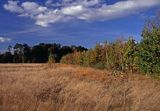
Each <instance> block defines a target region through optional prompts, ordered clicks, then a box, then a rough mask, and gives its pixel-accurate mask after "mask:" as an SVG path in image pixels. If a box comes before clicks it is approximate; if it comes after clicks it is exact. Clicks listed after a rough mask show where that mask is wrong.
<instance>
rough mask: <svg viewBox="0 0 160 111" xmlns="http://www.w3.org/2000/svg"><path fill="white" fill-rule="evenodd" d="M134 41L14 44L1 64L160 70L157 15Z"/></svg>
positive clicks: (129, 70)
mask: <svg viewBox="0 0 160 111" xmlns="http://www.w3.org/2000/svg"><path fill="white" fill-rule="evenodd" d="M141 36H142V39H141V41H140V42H136V41H135V40H134V39H133V37H129V39H128V40H125V39H117V40H116V41H114V42H108V41H106V42H104V43H101V44H96V46H95V48H92V49H89V50H88V49H87V48H84V47H82V46H61V45H60V44H55V43H54V44H44V43H41V44H39V45H35V46H33V47H30V46H28V45H27V44H18V43H17V44H16V45H15V46H13V47H12V46H9V47H8V51H7V52H5V53H2V54H0V63H46V62H48V61H49V62H51V63H57V62H61V63H66V64H78V65H82V66H91V67H96V68H101V69H108V70H112V71H115V70H116V71H124V72H125V71H127V72H144V73H148V74H149V73H160V17H159V16H157V17H155V18H154V19H152V20H148V21H147V22H146V24H145V26H144V29H143V31H142V34H141Z"/></svg>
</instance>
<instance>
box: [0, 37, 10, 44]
mask: <svg viewBox="0 0 160 111" xmlns="http://www.w3.org/2000/svg"><path fill="white" fill-rule="evenodd" d="M9 41H11V39H10V38H6V37H0V42H1V43H4V42H9Z"/></svg>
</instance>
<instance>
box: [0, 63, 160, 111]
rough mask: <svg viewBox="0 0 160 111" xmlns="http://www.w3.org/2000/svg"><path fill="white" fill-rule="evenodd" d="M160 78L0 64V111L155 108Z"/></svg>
mask: <svg viewBox="0 0 160 111" xmlns="http://www.w3.org/2000/svg"><path fill="white" fill-rule="evenodd" d="M159 110H160V82H159V81H158V80H154V79H152V78H151V77H148V76H144V75H139V74H136V73H133V74H130V73H126V74H123V73H117V74H115V75H114V74H111V72H109V71H106V70H98V69H93V68H87V67H80V66H77V65H65V64H54V65H53V66H52V67H48V66H47V64H0V111H159Z"/></svg>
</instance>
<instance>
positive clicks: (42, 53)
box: [0, 43, 87, 63]
mask: <svg viewBox="0 0 160 111" xmlns="http://www.w3.org/2000/svg"><path fill="white" fill-rule="evenodd" d="M75 50H76V51H80V52H81V51H86V50H87V48H84V47H82V46H74V45H73V46H61V44H56V43H53V44H45V43H40V44H38V45H35V46H32V47H31V46H29V45H27V44H19V43H17V44H15V45H14V46H8V50H7V51H6V52H4V53H1V54H0V63H46V62H47V61H48V57H49V56H50V55H54V56H55V58H54V60H55V62H59V61H60V59H61V58H62V56H64V55H67V54H69V53H72V52H74V51H75Z"/></svg>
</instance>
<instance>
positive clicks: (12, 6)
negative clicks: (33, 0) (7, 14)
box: [4, 1, 23, 13]
mask: <svg viewBox="0 0 160 111" xmlns="http://www.w3.org/2000/svg"><path fill="white" fill-rule="evenodd" d="M18 3H19V2H18V1H8V4H4V8H5V9H6V10H8V11H11V12H17V13H23V9H22V8H21V7H19V6H18Z"/></svg>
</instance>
